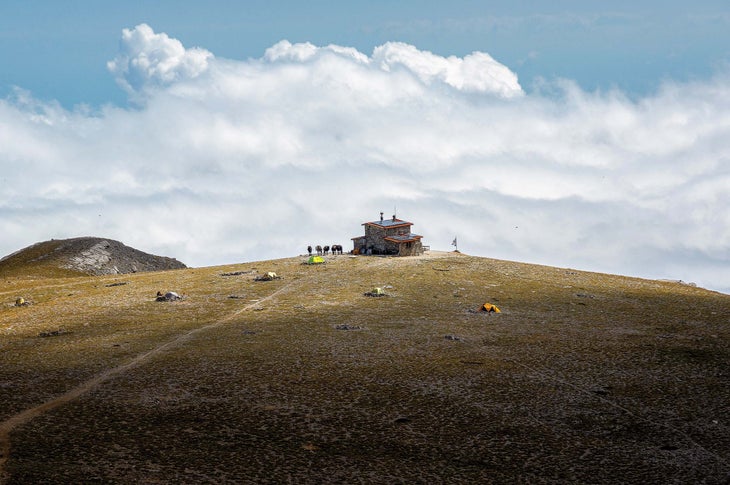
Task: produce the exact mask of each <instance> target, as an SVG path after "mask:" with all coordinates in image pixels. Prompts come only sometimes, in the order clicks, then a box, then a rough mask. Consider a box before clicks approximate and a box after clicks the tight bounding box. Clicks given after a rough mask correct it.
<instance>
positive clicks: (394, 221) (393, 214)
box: [393, 214, 395, 222]
mask: <svg viewBox="0 0 730 485" xmlns="http://www.w3.org/2000/svg"><path fill="white" fill-rule="evenodd" d="M393 222H395V214H393Z"/></svg>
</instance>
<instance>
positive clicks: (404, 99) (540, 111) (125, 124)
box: [0, 25, 730, 291]
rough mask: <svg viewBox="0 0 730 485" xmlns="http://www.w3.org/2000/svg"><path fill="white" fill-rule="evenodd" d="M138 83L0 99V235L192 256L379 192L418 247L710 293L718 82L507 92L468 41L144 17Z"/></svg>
mask: <svg viewBox="0 0 730 485" xmlns="http://www.w3.org/2000/svg"><path fill="white" fill-rule="evenodd" d="M110 70H111V71H112V73H113V74H114V75H115V76H117V79H118V80H119V81H120V84H122V85H123V86H124V87H125V88H126V89H127V90H128V91H129V92H130V95H131V96H132V97H133V99H134V100H135V101H136V102H137V103H139V104H138V105H137V107H136V109H122V108H115V107H105V108H103V109H102V110H101V111H100V112H98V113H92V114H89V113H87V112H81V111H79V112H76V111H67V110H64V109H63V108H61V107H59V106H58V105H57V104H55V103H42V102H40V101H37V100H34V99H33V98H32V96H30V95H28V94H27V93H22V92H18V93H17V94H16V95H15V96H14V97H13V98H11V99H7V100H3V101H0V126H2V130H0V162H2V164H3V166H4V167H6V170H5V171H4V174H3V175H2V176H0V231H2V233H3V234H4V238H3V240H2V241H0V254H9V253H11V252H13V251H15V250H17V249H19V248H20V247H23V246H25V245H28V244H31V243H33V242H37V241H40V240H45V239H49V238H52V237H53V238H62V237H72V236H79V235H96V236H103V237H110V238H115V239H119V240H121V241H123V242H124V243H125V244H129V245H132V246H135V247H138V248H139V249H142V250H145V251H150V252H155V253H158V254H165V255H168V256H174V257H177V258H178V259H180V260H181V261H183V262H185V263H187V264H191V265H196V266H201V265H211V264H223V263H231V262H236V261H241V260H251V259H264V258H270V257H283V256H287V255H291V254H296V253H300V252H302V251H303V250H304V248H306V246H307V245H308V244H319V243H321V244H332V243H335V242H339V243H341V244H343V245H345V246H347V244H348V243H349V238H350V237H353V236H356V235H358V234H359V232H360V230H361V226H360V224H361V223H362V222H363V221H365V220H369V219H374V218H376V217H378V213H379V212H380V211H381V210H383V211H385V212H386V213H390V211H391V208H393V206H397V210H398V214H399V215H400V216H403V217H405V218H408V219H411V220H412V221H413V222H414V223H415V224H416V225H415V227H414V229H415V230H416V231H417V232H419V233H421V234H423V235H424V236H425V241H426V243H427V244H431V246H432V247H433V248H434V249H443V250H449V249H451V247H450V243H451V241H452V239H453V237H454V236H455V235H456V236H458V238H459V248H460V249H462V250H463V251H465V252H467V253H472V254H478V255H483V256H492V257H498V258H503V259H513V260H520V261H526V262H538V263H545V264H551V265H556V266H570V267H576V268H581V269H590V270H598V271H608V272H614V273H622V274H630V275H637V276H647V277H657V278H674V279H683V280H685V281H696V282H697V283H699V284H702V285H705V286H710V287H713V288H718V289H723V290H724V291H730V277H728V275H730V258H729V257H728V254H729V252H728V248H730V212H729V211H727V207H729V206H730V195H729V194H730V190H728V187H729V185H730V159H729V158H728V156H727V153H730V136H729V135H730V117H729V116H728V115H727V113H729V112H730V83H729V82H728V78H727V77H726V76H724V75H719V76H717V77H716V78H714V79H710V80H707V81H704V82H695V83H689V84H687V83H685V84H673V83H667V84H666V85H665V86H664V87H663V88H662V89H661V90H660V91H659V92H657V93H655V94H653V95H651V96H647V97H645V98H643V99H638V100H630V99H628V98H626V97H625V96H623V95H622V94H621V93H620V92H608V93H587V92H584V91H582V90H581V89H580V88H578V87H577V86H575V85H574V84H572V83H570V82H567V81H560V82H557V83H553V84H550V85H546V86H545V89H544V90H542V91H539V92H535V93H532V94H525V93H524V92H523V91H522V88H521V87H520V86H519V83H518V82H517V78H516V76H515V75H514V74H513V73H512V72H511V71H510V70H509V69H508V68H507V67H505V66H503V65H501V64H499V63H498V62H497V61H495V60H494V59H492V58H491V57H489V56H488V55H487V54H484V53H474V54H471V55H469V56H466V57H464V58H456V57H448V58H444V57H440V56H436V55H434V54H432V53H429V52H423V51H419V50H418V49H417V48H416V47H414V46H408V45H405V44H399V43H388V44H385V45H384V46H381V47H378V48H376V49H375V51H374V52H373V54H372V55H370V56H368V55H366V54H363V53H360V52H358V51H356V50H355V49H351V48H346V47H340V46H333V45H330V46H325V47H317V46H314V45H311V44H291V43H289V42H286V41H282V42H280V43H278V44H276V45H274V46H272V47H271V48H270V49H268V50H267V51H266V52H265V53H264V55H263V56H262V57H261V58H260V59H250V60H245V61H236V60H229V59H220V58H216V57H214V56H213V55H212V54H211V53H209V52H207V51H205V50H203V49H186V48H185V47H184V46H183V45H182V44H181V43H180V42H179V41H177V40H175V39H171V38H169V37H168V36H167V35H165V34H157V33H154V32H153V31H152V29H150V28H149V27H147V26H146V25H141V26H138V27H136V28H135V29H132V30H125V31H124V33H123V39H122V43H121V46H120V54H119V55H118V56H117V57H116V58H115V60H114V61H112V62H111V63H110Z"/></svg>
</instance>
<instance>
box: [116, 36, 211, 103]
mask: <svg viewBox="0 0 730 485" xmlns="http://www.w3.org/2000/svg"><path fill="white" fill-rule="evenodd" d="M119 51H120V52H119V54H118V55H117V57H115V58H114V60H112V61H109V62H108V63H107V67H108V68H109V71H111V72H112V74H114V75H115V77H116V80H117V83H119V85H120V86H121V87H122V88H124V89H125V90H126V91H127V92H129V93H130V94H136V93H138V92H139V91H142V90H144V88H145V87H146V86H149V85H155V86H160V85H162V86H164V85H168V84H170V83H173V82H176V81H182V80H185V79H190V78H195V77H197V76H199V75H200V74H202V73H203V72H205V71H206V70H207V69H208V62H209V60H210V59H211V58H213V54H211V53H210V52H208V51H207V50H205V49H200V48H193V49H185V47H183V45H182V43H181V42H180V41H179V40H177V39H171V38H170V37H168V36H167V34H164V33H162V34H156V33H155V32H154V31H153V30H152V28H151V27H150V26H149V25H147V24H140V25H138V26H136V27H135V28H134V29H131V30H130V29H124V30H123V31H122V40H121V41H120V44H119Z"/></svg>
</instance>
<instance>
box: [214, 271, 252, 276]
mask: <svg viewBox="0 0 730 485" xmlns="http://www.w3.org/2000/svg"><path fill="white" fill-rule="evenodd" d="M251 273H253V271H234V272H233V273H222V274H221V276H241V275H242V274H251Z"/></svg>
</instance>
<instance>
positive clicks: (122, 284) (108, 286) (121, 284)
mask: <svg viewBox="0 0 730 485" xmlns="http://www.w3.org/2000/svg"><path fill="white" fill-rule="evenodd" d="M126 284H127V282H126V281H120V282H119V283H109V284H108V285H104V286H106V287H107V288H111V287H112V286H124V285H126Z"/></svg>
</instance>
